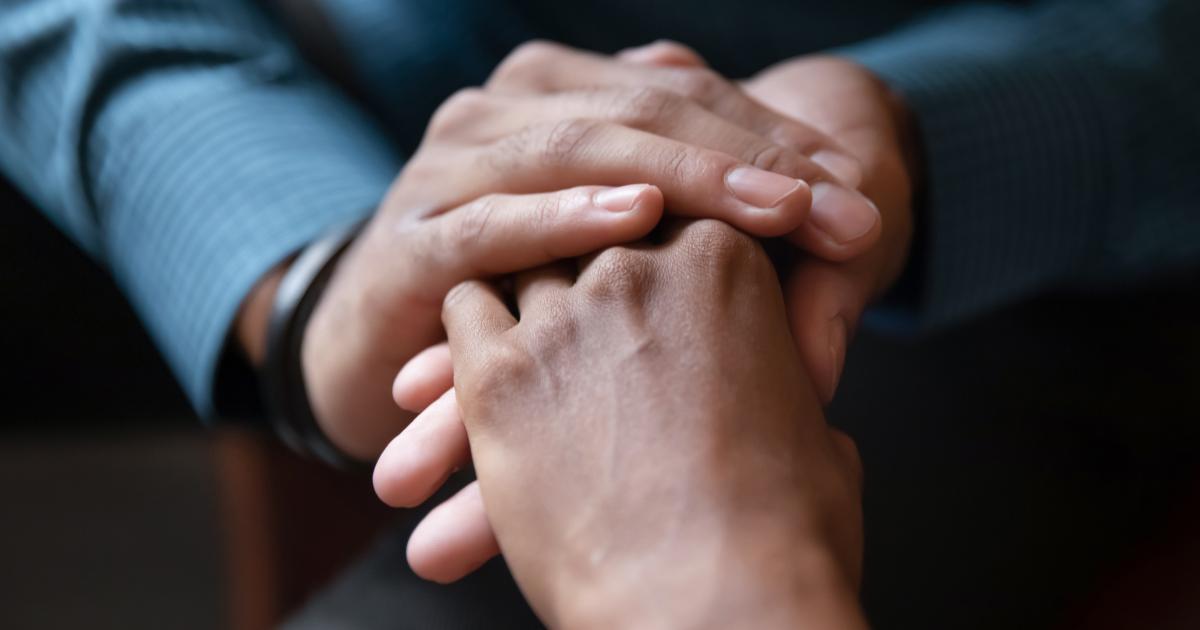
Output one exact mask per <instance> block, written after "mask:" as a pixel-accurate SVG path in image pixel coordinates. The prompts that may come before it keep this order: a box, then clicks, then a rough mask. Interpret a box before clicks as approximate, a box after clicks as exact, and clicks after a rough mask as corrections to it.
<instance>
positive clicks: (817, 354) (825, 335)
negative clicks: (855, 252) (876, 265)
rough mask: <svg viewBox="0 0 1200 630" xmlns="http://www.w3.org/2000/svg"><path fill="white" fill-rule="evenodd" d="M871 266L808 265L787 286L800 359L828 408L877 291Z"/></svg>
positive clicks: (813, 262) (804, 263) (814, 262)
mask: <svg viewBox="0 0 1200 630" xmlns="http://www.w3.org/2000/svg"><path fill="white" fill-rule="evenodd" d="M873 287H874V283H873V280H872V279H871V277H870V274H869V272H868V271H867V266H866V265H859V264H858V263H857V261H856V262H854V263H843V264H833V263H827V262H824V261H819V260H812V259H809V260H805V261H802V262H801V263H800V264H799V265H797V266H796V268H795V270H794V271H793V273H792V274H791V275H790V276H789V277H788V279H787V281H786V286H785V287H784V296H785V299H786V301H787V309H788V320H789V323H790V326H791V330H792V336H793V338H794V339H795V340H796V344H797V346H798V347H799V350H800V358H801V360H802V361H803V362H804V365H805V367H806V368H807V369H808V371H809V373H810V374H812V375H813V380H814V381H815V382H816V386H817V392H818V394H819V395H820V397H821V400H822V401H823V402H824V403H826V404H828V403H829V402H830V401H832V400H833V397H834V394H835V393H836V392H837V387H838V383H839V382H840V380H841V375H842V368H843V366H844V365H845V360H846V349H847V346H848V345H849V342H850V339H851V338H852V337H853V333H854V330H855V328H856V327H857V325H858V321H859V319H860V318H861V316H862V312H863V309H865V308H866V305H867V303H868V301H869V300H870V298H871V295H872V292H873V290H874V289H873Z"/></svg>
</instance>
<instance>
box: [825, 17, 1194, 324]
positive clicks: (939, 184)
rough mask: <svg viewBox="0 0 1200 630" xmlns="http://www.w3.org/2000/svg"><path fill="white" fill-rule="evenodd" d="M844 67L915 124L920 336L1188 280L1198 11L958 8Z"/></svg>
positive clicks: (860, 53) (865, 49)
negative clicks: (1040, 306) (1019, 310)
mask: <svg viewBox="0 0 1200 630" xmlns="http://www.w3.org/2000/svg"><path fill="white" fill-rule="evenodd" d="M840 52H841V53H842V54H845V55H847V56H849V57H850V58H852V59H855V60H857V61H858V62H860V63H862V64H864V65H865V66H867V67H868V68H870V69H871V70H873V71H874V72H875V73H876V74H878V75H879V76H880V77H881V78H882V79H883V80H884V81H885V82H887V83H889V84H890V85H891V86H892V87H893V88H894V89H895V90H896V91H897V92H898V93H900V94H901V95H902V96H903V98H904V99H905V100H906V102H907V103H908V105H909V107H910V108H911V109H912V111H913V112H914V114H915V116H916V119H917V121H918V124H919V128H920V129H919V136H920V139H921V141H922V142H923V146H924V153H925V159H926V180H925V182H924V187H925V195H924V202H923V203H922V204H921V205H920V207H918V208H917V209H916V211H917V212H918V213H919V215H920V216H919V218H920V222H921V225H922V226H923V230H922V234H921V235H920V237H921V241H920V242H921V243H922V249H921V251H920V252H918V253H917V254H918V255H919V256H920V257H921V259H922V263H923V264H922V270H921V272H920V274H921V275H920V277H919V278H918V279H917V282H915V283H914V285H913V286H914V287H916V289H917V290H916V292H915V299H914V301H913V304H912V306H913V309H912V311H911V312H912V313H913V314H914V315H915V316H916V318H917V320H918V321H919V324H920V325H921V326H922V327H925V328H929V327H937V326H939V325H943V324H947V323H952V322H955V321H959V320H962V319H964V318H967V317H970V316H972V315H975V314H979V313H981V312H984V311H986V310H988V309H991V308H994V307H996V306H999V305H1002V304H1005V303H1008V302H1012V301H1016V300H1019V299H1022V298H1026V297H1029V296H1031V295H1035V294H1038V293H1041V292H1046V291H1052V290H1092V289H1097V288H1099V289H1108V288H1115V287H1124V286H1128V285H1130V284H1132V283H1138V282H1143V281H1146V280H1147V279H1149V278H1152V277H1154V276H1156V275H1158V274H1164V273H1166V272H1178V271H1184V270H1192V269H1195V268H1196V267H1197V266H1198V265H1200V157H1198V156H1200V3H1197V2H1194V1H1193V0H1107V1H1087V2H1075V1H1052V2H1041V3H1033V4H1032V5H1030V6H1028V7H1014V6H1011V5H999V4H979V5H968V6H963V7H956V8H952V9H949V10H943V11H941V12H938V13H934V14H932V15H928V16H926V17H924V18H922V19H919V20H918V21H916V22H915V23H913V24H911V25H908V26H906V27H904V28H901V29H900V30H897V31H895V32H893V33H891V34H889V35H886V36H883V37H881V38H879V39H876V40H872V41H868V42H864V43H862V44H859V45H856V46H852V47H850V48H848V49H845V50H842V51H840Z"/></svg>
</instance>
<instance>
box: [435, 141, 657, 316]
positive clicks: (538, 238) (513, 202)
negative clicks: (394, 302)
mask: <svg viewBox="0 0 1200 630" xmlns="http://www.w3.org/2000/svg"><path fill="white" fill-rule="evenodd" d="M460 170H470V169H461V165H460ZM547 185H549V184H547ZM568 185H569V184H568ZM500 187H501V186H500V184H499V183H497V184H494V185H491V186H481V187H480V188H479V189H478V190H474V191H471V193H470V194H471V196H470V197H469V198H476V197H478V198H477V199H476V200H475V201H472V202H470V203H468V204H466V205H465V206H460V207H458V208H455V209H453V210H451V211H449V212H446V213H444V214H442V215H439V216H437V217H434V218H432V219H428V220H426V221H425V222H424V223H423V224H422V225H421V227H420V228H419V229H421V230H422V231H423V233H422V234H419V235H418V237H417V238H415V239H413V242H414V245H415V249H414V251H413V254H414V255H415V256H417V257H418V260H420V261H421V264H419V265H417V266H415V269H416V270H417V272H418V273H421V274H423V277H422V280H423V282H422V284H423V285H425V286H426V288H427V290H428V291H429V295H427V296H424V297H425V298H426V299H427V300H429V301H436V300H438V299H440V298H439V296H438V295H437V294H438V293H439V292H441V291H444V290H445V288H446V287H447V286H448V285H452V284H454V283H456V282H459V281H461V280H463V279H466V278H480V277H487V276H494V275H499V274H505V273H512V272H515V271H520V270H523V269H528V268H531V267H536V266H538V265H542V264H545V263H548V262H551V261H554V260H558V259H562V258H573V257H575V256H579V255H582V254H584V253H587V252H590V251H594V250H597V249H602V248H604V247H607V246H610V245H616V244H619V243H625V242H629V241H632V240H636V239H638V238H641V237H642V236H644V235H646V234H647V233H648V232H649V231H650V230H651V229H653V228H654V226H655V224H657V223H658V220H659V218H660V217H661V216H662V208H663V197H662V193H661V192H660V191H659V190H658V189H657V188H655V187H654V186H648V185H645V184H634V185H629V186H622V187H620V188H609V187H604V186H582V187H579V188H573V189H570V190H562V191H559V192H553V193H541V194H534V195H511V194H490V195H486V194H484V191H489V190H496V189H498V188H500ZM481 195H482V196H481ZM432 274H436V277H439V278H441V279H442V282H431V281H430V276H431V275H432Z"/></svg>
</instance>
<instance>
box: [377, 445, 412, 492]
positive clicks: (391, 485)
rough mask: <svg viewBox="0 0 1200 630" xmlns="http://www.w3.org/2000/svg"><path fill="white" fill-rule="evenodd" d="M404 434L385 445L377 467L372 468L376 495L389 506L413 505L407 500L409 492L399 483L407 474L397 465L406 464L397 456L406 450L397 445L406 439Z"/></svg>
mask: <svg viewBox="0 0 1200 630" xmlns="http://www.w3.org/2000/svg"><path fill="white" fill-rule="evenodd" d="M403 436H404V433H403V432H401V434H400V435H397V436H396V437H395V438H393V439H392V441H391V442H389V443H388V445H387V446H386V447H384V449H383V453H381V454H380V455H379V459H378V460H376V461H375V468H374V469H372V470H371V486H372V487H373V488H374V489H375V496H377V497H379V500H380V501H383V503H384V504H386V505H387V506H388V507H394V508H402V507H412V506H411V505H409V503H408V502H407V501H406V497H407V494H408V493H405V492H401V491H400V490H401V489H402V488H401V487H399V486H400V485H401V484H399V483H398V482H399V481H400V480H402V479H403V478H404V476H405V475H404V474H403V472H402V471H400V470H397V466H402V465H403V464H404V462H403V461H402V460H401V459H398V457H397V454H398V453H399V452H401V451H403V450H404V446H403V445H397V443H398V442H400V441H401V440H403V439H405V438H404V437H403Z"/></svg>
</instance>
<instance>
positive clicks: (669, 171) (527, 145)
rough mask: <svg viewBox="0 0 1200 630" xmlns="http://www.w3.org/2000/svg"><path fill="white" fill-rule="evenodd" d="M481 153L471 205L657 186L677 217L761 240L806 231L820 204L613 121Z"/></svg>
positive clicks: (530, 133)
mask: <svg viewBox="0 0 1200 630" xmlns="http://www.w3.org/2000/svg"><path fill="white" fill-rule="evenodd" d="M478 151H479V159H478V164H479V168H478V169H474V170H471V172H470V173H462V174H460V175H458V177H460V178H461V179H460V180H459V181H456V182H455V184H456V185H457V188H455V189H456V190H462V191H463V192H462V193H461V194H462V195H472V196H468V197H466V198H468V199H471V198H474V197H476V196H479V195H482V194H485V192H489V191H495V190H504V191H506V192H525V191H537V190H547V189H555V188H560V187H562V186H564V185H565V186H572V185H581V184H588V183H590V184H596V183H599V184H605V185H611V186H616V185H622V184H631V183H634V182H651V183H653V184H655V185H656V186H658V188H659V189H661V190H662V193H663V195H664V196H665V198H666V199H667V202H668V203H669V204H670V205H671V211H672V212H673V213H675V214H679V215H683V216H691V217H708V218H715V219H720V220H723V221H725V222H726V223H730V224H733V225H736V226H738V227H739V228H741V229H743V230H745V231H747V232H750V233H753V234H755V235H758V236H781V235H783V234H787V233H789V232H791V231H793V230H795V229H796V228H798V227H800V226H801V225H802V224H803V222H804V221H805V220H806V218H807V217H808V210H809V205H810V202H811V199H812V197H811V191H810V189H809V187H808V184H807V183H806V182H804V181H802V180H799V179H796V178H794V177H789V176H786V175H781V174H779V173H773V172H771V171H767V170H763V169H760V168H757V167H755V166H753V165H752V164H749V163H747V162H744V161H742V160H740V159H738V158H737V157H734V156H731V155H729V154H726V153H724V152H722V151H714V150H712V149H707V148H704V147H697V146H694V145H691V144H688V143H685V142H680V141H678V140H673V139H671V138H664V137H661V136H658V135H655V134H652V133H648V132H645V131H642V130H639V129H632V128H629V127H626V126H624V125H620V124H616V123H612V122H608V121H601V120H589V119H566V120H561V121H557V122H554V123H546V124H540V125H533V126H530V127H526V128H525V129H524V130H523V131H521V132H520V133H517V134H515V135H511V136H507V137H506V138H504V139H502V140H500V141H498V142H496V143H493V144H491V145H488V146H487V147H481V148H480V149H478ZM460 159H461V158H460ZM459 168H460V169H461V165H460V167H459ZM448 172H449V171H448ZM451 176H452V177H453V176H454V175H451ZM592 249H593V250H594V249H597V248H592Z"/></svg>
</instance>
